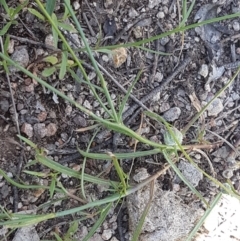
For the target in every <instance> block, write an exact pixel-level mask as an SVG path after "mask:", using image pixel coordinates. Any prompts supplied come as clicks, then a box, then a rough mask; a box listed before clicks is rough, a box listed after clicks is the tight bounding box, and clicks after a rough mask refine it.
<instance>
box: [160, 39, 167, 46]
mask: <svg viewBox="0 0 240 241" xmlns="http://www.w3.org/2000/svg"><path fill="white" fill-rule="evenodd" d="M168 42H169V37H163V38H161V39H160V44H161V45H162V46H164V45H166V44H167V43H168Z"/></svg>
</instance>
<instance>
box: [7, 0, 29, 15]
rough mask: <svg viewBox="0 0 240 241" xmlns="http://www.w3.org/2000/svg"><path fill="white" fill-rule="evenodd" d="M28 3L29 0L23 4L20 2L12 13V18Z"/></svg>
mask: <svg viewBox="0 0 240 241" xmlns="http://www.w3.org/2000/svg"><path fill="white" fill-rule="evenodd" d="M27 4H28V0H27V1H25V2H24V3H22V4H19V5H18V6H17V7H16V8H15V9H14V11H13V13H12V16H11V19H14V18H15V16H16V15H17V14H18V13H19V12H20V11H21V10H22V9H23V8H24V7H25V6H27Z"/></svg>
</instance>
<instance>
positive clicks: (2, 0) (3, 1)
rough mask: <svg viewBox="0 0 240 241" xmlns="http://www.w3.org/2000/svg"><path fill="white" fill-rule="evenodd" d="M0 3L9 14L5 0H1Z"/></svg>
mask: <svg viewBox="0 0 240 241" xmlns="http://www.w3.org/2000/svg"><path fill="white" fill-rule="evenodd" d="M0 4H1V5H3V8H4V10H5V12H6V13H7V14H8V15H9V7H8V5H7V3H6V1H5V0H1V2H0Z"/></svg>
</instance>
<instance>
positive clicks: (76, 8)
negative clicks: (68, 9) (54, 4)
mask: <svg viewBox="0 0 240 241" xmlns="http://www.w3.org/2000/svg"><path fill="white" fill-rule="evenodd" d="M79 8H80V4H79V2H78V1H74V2H73V9H74V10H78V9H79Z"/></svg>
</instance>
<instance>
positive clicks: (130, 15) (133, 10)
mask: <svg viewBox="0 0 240 241" xmlns="http://www.w3.org/2000/svg"><path fill="white" fill-rule="evenodd" d="M138 15H139V13H138V12H137V11H136V10H135V9H134V8H130V10H129V11H128V16H129V17H130V18H135V17H137V16H138Z"/></svg>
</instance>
